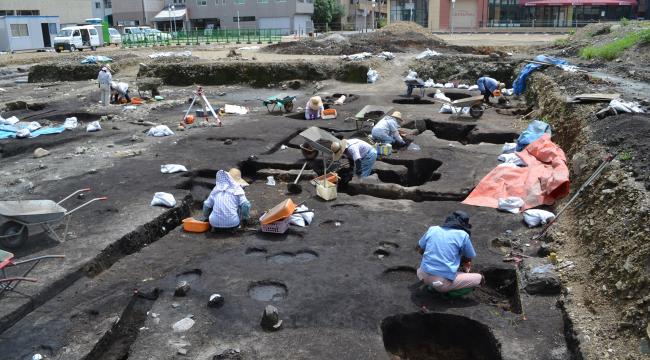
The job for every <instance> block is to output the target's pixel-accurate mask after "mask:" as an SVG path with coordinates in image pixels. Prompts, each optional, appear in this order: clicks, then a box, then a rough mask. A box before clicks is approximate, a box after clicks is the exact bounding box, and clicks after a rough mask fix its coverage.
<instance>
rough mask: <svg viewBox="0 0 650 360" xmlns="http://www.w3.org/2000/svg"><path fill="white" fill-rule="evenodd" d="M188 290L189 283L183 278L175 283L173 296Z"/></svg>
mask: <svg viewBox="0 0 650 360" xmlns="http://www.w3.org/2000/svg"><path fill="white" fill-rule="evenodd" d="M189 291H190V283H188V282H187V281H185V280H183V281H180V282H179V283H178V284H176V290H174V296H185V295H187V293H188V292H189Z"/></svg>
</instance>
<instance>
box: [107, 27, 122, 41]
mask: <svg viewBox="0 0 650 360" xmlns="http://www.w3.org/2000/svg"><path fill="white" fill-rule="evenodd" d="M108 35H109V36H110V41H109V45H112V44H115V45H120V44H121V43H122V35H120V32H119V31H117V29H115V28H109V29H108Z"/></svg>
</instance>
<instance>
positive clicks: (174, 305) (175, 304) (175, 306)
mask: <svg viewBox="0 0 650 360" xmlns="http://www.w3.org/2000/svg"><path fill="white" fill-rule="evenodd" d="M180 306H181V304H179V303H172V308H173V309H176V308H178V307H180Z"/></svg>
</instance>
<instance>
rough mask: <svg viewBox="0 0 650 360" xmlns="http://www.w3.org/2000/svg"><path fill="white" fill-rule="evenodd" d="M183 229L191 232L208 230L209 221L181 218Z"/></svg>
mask: <svg viewBox="0 0 650 360" xmlns="http://www.w3.org/2000/svg"><path fill="white" fill-rule="evenodd" d="M183 230H185V231H187V232H193V233H204V232H206V231H208V230H210V223H209V222H207V221H198V220H196V219H194V218H191V217H189V218H185V219H183Z"/></svg>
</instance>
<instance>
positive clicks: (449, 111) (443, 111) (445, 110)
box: [438, 104, 460, 114]
mask: <svg viewBox="0 0 650 360" xmlns="http://www.w3.org/2000/svg"><path fill="white" fill-rule="evenodd" d="M455 110H456V111H460V108H455ZM438 112H439V113H441V114H453V113H454V109H452V107H451V105H450V104H443V105H442V106H441V107H440V111H438Z"/></svg>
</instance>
